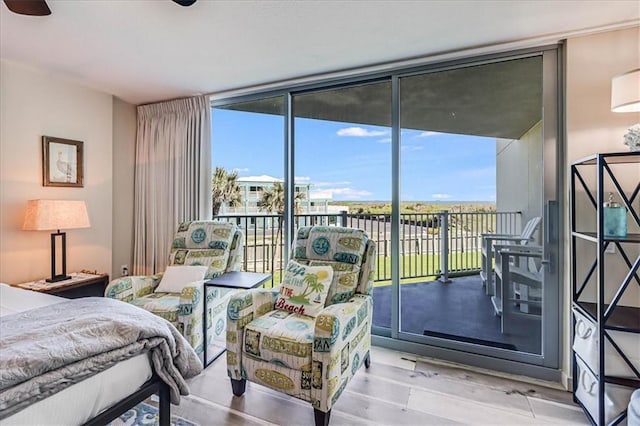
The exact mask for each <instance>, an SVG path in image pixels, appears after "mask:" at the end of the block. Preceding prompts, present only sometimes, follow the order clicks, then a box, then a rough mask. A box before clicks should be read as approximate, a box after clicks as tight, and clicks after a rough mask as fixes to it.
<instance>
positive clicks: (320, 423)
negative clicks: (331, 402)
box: [313, 408, 331, 426]
mask: <svg viewBox="0 0 640 426" xmlns="http://www.w3.org/2000/svg"><path fill="white" fill-rule="evenodd" d="M330 415H331V410H329V411H327V412H326V413H325V412H324V411H320V410H318V409H317V408H314V409H313V416H314V418H315V420H316V426H329V416H330Z"/></svg>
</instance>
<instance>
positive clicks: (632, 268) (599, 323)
mask: <svg viewBox="0 0 640 426" xmlns="http://www.w3.org/2000/svg"><path fill="white" fill-rule="evenodd" d="M614 164H616V165H618V164H620V165H621V166H616V167H617V168H618V169H622V168H624V169H625V170H630V173H632V176H633V173H634V171H637V173H638V175H640V152H624V153H608V154H595V155H592V156H589V157H587V158H584V159H581V160H578V161H576V162H574V163H572V165H571V248H572V250H571V283H572V307H573V310H575V311H577V312H579V313H580V314H581V315H582V316H583V317H585V318H586V319H587V320H588V321H590V322H591V323H592V325H593V326H595V329H596V331H597V335H598V341H597V346H598V347H597V366H594V365H589V362H588V360H585V359H582V358H581V356H580V354H578V353H576V352H575V351H572V352H573V378H574V381H573V382H574V386H573V391H574V400H575V401H576V402H577V403H578V404H580V405H581V406H582V408H583V409H584V411H585V413H586V414H587V417H588V418H589V420H590V421H591V422H592V423H593V424H597V425H605V424H610V425H615V424H618V423H620V422H622V421H623V420H624V419H625V418H626V411H622V412H619V413H618V412H616V413H614V414H615V415H614V417H613V418H612V419H609V422H608V423H607V419H606V417H607V416H606V414H607V412H606V408H605V389H606V385H607V384H612V385H618V386H623V387H629V388H640V371H638V370H639V369H638V368H637V367H636V366H634V364H633V363H632V362H631V361H630V357H633V356H635V357H638V356H639V355H638V354H637V353H636V354H628V353H625V352H624V350H623V349H621V348H620V346H619V345H618V344H616V342H615V340H614V338H612V333H613V332H622V333H635V334H637V335H638V339H640V307H634V306H623V305H619V302H620V300H621V298H622V297H623V295H624V293H625V291H626V290H627V289H628V288H629V286H633V285H635V284H637V285H639V286H640V277H639V267H640V256H638V257H637V258H636V259H635V260H632V259H630V258H629V256H628V254H627V252H628V251H629V247H635V245H636V244H640V233H630V234H627V236H626V237H624V238H611V237H605V236H604V210H603V203H604V202H605V201H606V200H605V198H606V194H605V190H604V189H605V188H604V187H605V181H606V182H608V183H610V184H611V185H613V187H614V188H615V190H616V191H617V192H618V196H619V198H620V199H621V203H622V204H623V205H624V206H625V208H626V209H627V219H628V222H629V224H630V227H633V223H635V226H636V227H640V218H639V215H638V210H640V207H639V208H637V209H636V208H634V207H633V206H634V204H635V202H636V200H637V199H638V198H640V195H639V194H640V181H639V182H636V183H635V187H634V188H632V190H631V192H630V193H629V192H628V191H627V192H625V190H624V189H623V187H622V186H621V184H620V180H619V179H618V178H617V177H616V174H615V173H614V172H613V170H612V167H611V166H612V165H614ZM634 167H635V169H634ZM593 168H595V170H593ZM585 170H589V171H590V172H591V173H593V172H594V171H595V173H596V184H595V186H596V188H589V185H588V184H587V183H586V182H587V180H585V177H584V175H583V173H584V172H585ZM617 173H618V174H619V173H620V172H619V171H618V172H617ZM592 186H593V185H592ZM576 189H584V191H585V193H586V196H587V197H588V199H589V201H590V203H591V204H593V207H594V210H593V211H594V212H595V213H596V217H597V221H596V231H595V232H593V231H590V232H585V231H584V230H578V229H577V226H576V216H577V214H578V212H577V208H576ZM594 189H595V193H594V192H593V190H594ZM580 214H584V209H581V211H580ZM629 218H630V219H631V220H629ZM579 240H582V241H587V242H588V243H589V244H595V245H596V246H597V254H596V259H594V261H593V263H592V264H591V265H590V267H589V268H587V269H588V271H587V273H586V274H585V275H584V276H583V277H578V276H577V272H578V271H577V262H578V259H577V257H576V244H577V242H578V241H579ZM611 245H614V246H615V248H617V250H618V254H619V255H620V256H621V258H622V259H623V260H624V263H625V264H626V265H627V267H628V271H626V273H625V277H624V279H623V280H622V282H620V283H611V282H607V280H606V278H607V274H606V268H607V260H608V259H607V258H605V256H606V254H605V251H606V250H607V248H608V247H609V246H611ZM594 274H595V277H596V293H597V296H596V297H597V300H596V301H595V302H587V301H584V300H582V299H581V296H582V295H583V292H584V290H585V288H586V287H587V284H588V283H589V281H590V280H591V279H592V278H593V276H594ZM633 283H635V284H633ZM612 285H616V287H612V288H607V287H608V286H612ZM607 290H608V291H609V292H610V293H609V294H612V293H611V292H613V290H615V293H613V294H614V295H613V296H612V297H611V296H610V297H609V299H610V300H606V294H607ZM575 325H576V318H575V316H573V330H574V335H572V342H573V341H574V339H575ZM605 345H606V346H610V347H612V348H613V350H614V351H616V352H617V353H618V354H619V355H620V357H621V359H622V360H623V361H624V362H625V363H626V364H627V366H628V367H629V370H630V371H632V372H633V374H635V377H617V376H613V375H608V374H607V371H606V370H605V364H606V362H605V361H606V357H607V356H608V355H607V352H606V351H605ZM577 359H579V360H580V361H581V364H582V365H585V366H587V368H588V369H589V371H590V373H591V374H592V375H593V377H595V378H596V381H597V394H596V395H597V414H596V415H595V416H594V415H592V414H591V413H590V412H589V409H588V408H587V407H586V404H585V401H581V400H580V397H579V396H578V395H577V387H578V386H579V383H580V380H582V378H580V377H578V365H577V364H578V363H577ZM596 367H597V370H596ZM581 368H583V367H581ZM625 368H626V367H625ZM594 388H595V387H594ZM593 391H595V389H593Z"/></svg>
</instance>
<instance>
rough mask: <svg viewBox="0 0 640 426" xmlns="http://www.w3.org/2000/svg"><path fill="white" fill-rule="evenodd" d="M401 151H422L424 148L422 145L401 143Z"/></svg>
mask: <svg viewBox="0 0 640 426" xmlns="http://www.w3.org/2000/svg"><path fill="white" fill-rule="evenodd" d="M401 149H402V151H408V152H411V151H422V150H423V149H424V147H422V146H416V145H402V148H401Z"/></svg>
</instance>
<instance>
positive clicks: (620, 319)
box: [574, 301, 640, 333]
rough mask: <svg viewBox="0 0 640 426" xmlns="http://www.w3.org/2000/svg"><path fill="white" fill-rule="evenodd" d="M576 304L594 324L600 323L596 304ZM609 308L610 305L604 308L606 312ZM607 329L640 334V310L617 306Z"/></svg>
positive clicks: (606, 326)
mask: <svg viewBox="0 0 640 426" xmlns="http://www.w3.org/2000/svg"><path fill="white" fill-rule="evenodd" d="M574 303H575V304H576V305H578V307H579V308H582V309H581V311H583V313H586V314H587V315H588V316H589V318H591V320H592V321H593V322H594V323H596V324H597V323H598V319H597V318H598V310H597V309H598V308H597V305H596V304H595V303H591V302H578V301H576V302H574ZM608 308H609V305H604V306H603V309H604V310H605V311H606V310H607V309H608ZM605 329H607V330H616V331H626V332H630V333H640V308H635V307H633V306H616V307H615V308H614V309H613V313H612V314H611V316H610V317H609V320H608V321H607V323H606V324H605Z"/></svg>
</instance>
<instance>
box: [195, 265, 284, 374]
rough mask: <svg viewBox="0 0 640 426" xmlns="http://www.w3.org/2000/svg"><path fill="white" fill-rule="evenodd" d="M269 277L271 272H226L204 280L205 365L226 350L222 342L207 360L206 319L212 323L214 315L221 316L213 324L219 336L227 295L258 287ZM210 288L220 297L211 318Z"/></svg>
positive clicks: (216, 297) (224, 326) (221, 330)
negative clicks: (219, 301)
mask: <svg viewBox="0 0 640 426" xmlns="http://www.w3.org/2000/svg"><path fill="white" fill-rule="evenodd" d="M269 279H271V274H261V273H257V272H227V273H225V274H222V275H220V276H219V277H216V278H212V279H210V280H208V281H205V282H204V309H203V313H202V329H203V359H204V362H203V364H204V366H205V367H207V366H209V364H211V363H212V362H213V361H215V360H216V359H217V358H218V357H219V356H220V355H222V354H223V353H224V351H225V350H226V347H225V343H224V342H223V344H222V345H221V347H219V348H217V349H218V351H217V353H216V354H214V355H213V356H212V358H211V359H210V360H209V358H208V354H207V352H208V351H207V347H208V346H209V339H208V337H207V328H208V327H207V321H208V320H211V322H212V324H213V322H214V320H215V317H216V316H220V317H221V318H219V319H218V321H217V322H216V324H215V327H216V337H218V336H221V335H222V334H223V332H224V330H225V329H226V315H227V310H226V307H227V306H226V305H227V303H226V302H228V296H231V293H235V292H236V291H237V290H249V289H252V288H258V287H260V286H262V285H263V284H264V283H265V282H266V281H268V280H269ZM210 288H214V289H215V290H216V291H215V294H214V295H215V299H222V300H221V303H220V304H219V305H218V306H220V309H216V307H214V308H213V309H214V310H215V311H216V312H212V315H211V318H209V317H208V311H209V302H210V300H209V289H210ZM211 299H212V300H214V297H212V298H211ZM212 300H211V301H212ZM223 341H224V339H223Z"/></svg>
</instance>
